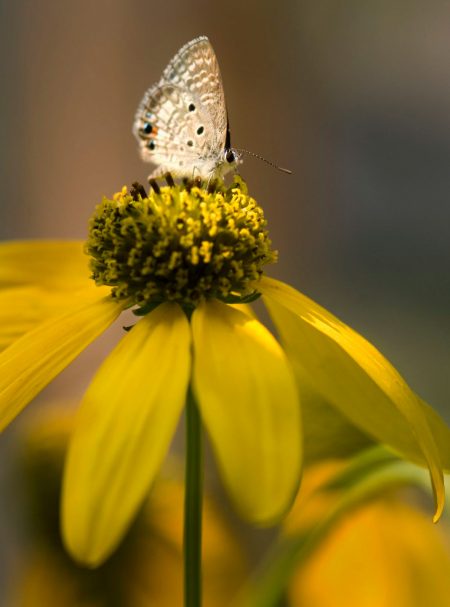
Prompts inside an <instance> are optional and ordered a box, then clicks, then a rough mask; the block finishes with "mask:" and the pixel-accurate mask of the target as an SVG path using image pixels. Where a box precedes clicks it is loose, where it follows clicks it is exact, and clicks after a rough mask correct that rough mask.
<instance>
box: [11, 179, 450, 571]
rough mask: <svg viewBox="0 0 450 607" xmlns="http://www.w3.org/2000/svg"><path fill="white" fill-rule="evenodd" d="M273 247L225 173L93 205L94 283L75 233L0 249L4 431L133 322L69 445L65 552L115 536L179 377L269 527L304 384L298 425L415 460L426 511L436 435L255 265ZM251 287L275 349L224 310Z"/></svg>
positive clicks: (228, 470)
mask: <svg viewBox="0 0 450 607" xmlns="http://www.w3.org/2000/svg"><path fill="white" fill-rule="evenodd" d="M270 244H271V243H270V240H269V238H268V234H267V230H266V225H265V220H264V215H263V213H262V210H261V209H260V207H259V206H258V205H257V203H256V202H255V201H254V200H253V199H252V198H251V197H249V196H248V194H247V190H246V186H245V184H243V182H242V181H241V180H240V179H239V178H238V177H236V178H235V182H234V183H233V184H232V186H231V187H230V188H228V189H225V187H224V186H218V189H217V190H215V191H214V192H210V191H207V190H204V189H201V188H195V187H194V188H192V189H191V188H190V187H186V188H184V187H180V186H172V187H164V188H161V191H159V192H151V193H150V194H149V195H148V196H147V195H146V194H145V193H143V190H142V189H141V188H137V189H136V188H134V189H133V190H132V191H131V192H130V193H128V192H127V190H126V189H124V190H123V191H122V192H120V193H119V194H117V195H116V196H115V197H114V198H113V199H112V200H108V199H104V201H103V203H102V204H101V205H100V206H99V207H98V208H97V211H96V213H95V215H94V218H93V220H92V222H91V230H90V236H89V240H88V244H87V250H88V252H89V253H90V255H91V258H92V259H91V270H92V272H93V275H94V278H95V280H96V283H97V285H98V287H97V288H95V287H94V286H93V283H92V281H90V280H89V273H88V269H87V260H86V258H85V256H84V255H83V252H82V251H83V247H82V244H81V243H76V242H22V243H21V242H19V243H5V244H3V245H2V246H1V247H0V284H1V285H2V286H3V287H4V289H3V291H0V320H1V314H2V310H3V314H4V315H5V318H7V319H8V321H7V322H5V323H4V324H0V343H2V344H3V345H4V346H6V345H7V344H8V343H9V345H8V346H7V347H6V348H5V350H4V351H3V352H2V353H1V354H0V370H1V374H0V426H1V427H5V426H6V425H7V424H8V423H9V422H10V421H11V420H12V419H13V418H14V417H15V416H16V415H17V414H18V413H19V412H20V411H21V410H22V408H23V407H24V406H25V405H26V404H27V403H29V402H30V401H31V400H32V399H33V398H34V396H35V395H36V394H37V393H38V392H39V391H40V390H42V388H43V387H44V386H45V385H47V384H48V383H49V382H50V381H51V380H52V379H53V378H54V377H55V376H56V375H58V374H59V373H60V372H61V371H62V369H63V368H65V367H66V366H67V365H68V364H69V363H70V362H71V361H72V360H73V359H74V358H75V357H76V356H77V355H78V354H79V353H80V352H81V351H82V350H83V349H84V348H86V346H87V345H88V344H89V343H90V342H91V341H93V340H94V339H95V338H96V337H97V336H98V335H99V334H100V333H102V332H103V331H104V330H105V329H106V328H107V327H108V326H109V325H110V324H111V323H112V322H113V321H114V320H115V319H116V318H117V317H118V316H119V314H120V313H121V312H122V311H123V310H124V309H125V308H127V307H130V306H133V305H134V306H138V308H137V309H135V313H136V314H137V315H140V316H143V318H142V319H141V320H139V322H138V323H137V324H136V325H135V326H134V327H133V328H132V330H131V331H129V333H128V334H127V335H126V336H125V337H124V338H123V339H122V340H121V342H120V343H119V345H118V346H117V347H116V349H115V350H114V351H113V352H112V353H111V354H110V355H109V357H108V358H107V359H106V360H105V362H104V364H103V365H102V367H101V368H100V370H99V371H98V373H97V375H96V376H95V377H94V379H93V381H92V383H91V386H90V387H89V389H88V391H87V393H86V396H85V398H84V401H83V403H82V405H81V408H80V411H79V415H78V419H77V425H76V429H75V432H74V435H73V438H72V440H71V444H70V448H69V453H68V457H67V464H66V471H65V480H64V490H63V510H62V515H63V532H64V537H65V542H66V545H67V547H68V548H69V550H70V552H71V553H72V554H73V555H74V556H75V557H76V558H77V559H79V560H80V561H83V562H85V563H88V564H90V565H92V566H95V565H98V564H99V563H101V562H102V561H103V560H104V559H105V558H106V557H107V555H108V554H110V553H111V551H112V550H113V549H114V547H115V546H116V545H117V543H118V542H119V541H120V538H121V537H122V535H123V534H124V532H125V531H126V529H127V527H128V526H129V524H130V521H131V520H132V519H133V517H134V515H135V513H136V512H137V510H138V509H139V507H140V505H141V504H142V501H143V500H144V498H145V496H146V494H147V492H148V490H149V487H150V486H151V484H152V481H153V479H154V478H155V475H156V473H157V471H158V469H159V467H160V465H161V463H162V460H163V458H164V456H165V454H166V452H167V450H168V448H169V444H170V441H171V439H172V436H173V433H174V431H175V427H176V424H177V422H178V419H179V417H180V414H181V411H182V409H183V406H184V403H185V398H186V393H187V390H188V386H189V384H190V383H191V384H192V388H193V391H194V393H195V396H196V399H197V401H198V404H199V408H200V411H201V415H202V419H203V422H204V424H205V427H206V429H207V431H208V433H209V436H210V438H211V442H212V445H213V448H214V450H215V453H216V456H217V458H218V463H219V468H220V470H221V473H222V477H223V479H224V482H225V485H226V486H227V488H228V490H229V492H230V495H231V496H232V498H233V500H234V502H235V504H236V506H237V508H238V509H239V511H240V512H241V514H242V515H243V516H244V517H245V518H247V519H248V520H250V521H253V522H257V523H270V522H274V521H276V520H277V519H279V518H280V517H281V516H282V515H283V514H284V513H285V511H286V510H287V509H288V508H289V506H290V504H291V503H292V500H293V498H294V496H295V492H296V489H297V485H298V482H299V478H300V466H301V459H302V448H301V442H302V441H301V419H300V402H299V401H300V400H301V397H302V398H303V400H304V403H305V405H307V403H308V402H309V401H310V396H309V395H311V394H312V395H313V401H314V400H317V401H320V402H321V406H320V407H317V408H315V407H314V405H313V406H312V407H310V408H309V417H308V420H309V422H310V421H311V417H312V418H313V420H314V422H313V424H314V423H316V424H317V425H318V426H320V425H321V423H322V415H323V413H324V412H328V413H329V411H334V412H336V413H335V414H334V415H335V417H336V418H338V419H339V420H341V422H342V420H345V421H344V422H343V423H341V425H340V426H339V438H340V440H342V435H343V434H345V433H346V432H347V430H349V429H352V428H355V427H356V428H357V429H358V431H356V434H357V435H358V436H364V435H366V436H369V437H372V438H373V439H375V440H377V441H380V442H383V443H386V444H387V445H388V446H389V447H390V448H392V449H393V450H395V451H396V452H397V453H398V454H400V455H401V456H402V457H406V458H408V459H412V460H413V461H416V462H418V463H420V464H422V465H426V466H428V468H429V470H430V474H431V479H432V483H433V487H434V489H435V494H436V518H437V517H438V516H439V515H440V513H441V511H442V507H443V500H444V490H443V474H442V469H443V467H445V468H450V440H449V438H450V433H449V430H448V428H447V427H446V426H445V424H444V423H443V422H442V421H441V420H440V418H439V417H438V416H437V414H435V413H434V412H433V411H432V410H431V409H430V408H429V407H428V406H427V405H425V404H424V403H422V402H421V401H420V399H419V398H418V397H417V396H416V395H415V394H414V393H413V392H412V391H411V389H410V388H409V387H408V386H407V384H406V383H405V382H404V380H403V379H402V378H401V377H400V375H399V374H398V372H397V371H396V370H395V369H394V368H393V367H392V365H391V364H390V363H389V362H388V361H387V360H386V359H385V358H384V357H383V356H382V355H381V354H380V353H379V352H378V351H377V350H376V349H375V348H374V347H373V346H372V345H371V344H369V343H368V342H367V341H366V340H364V338H362V337H361V336H360V335H358V334H357V333H355V332H354V331H352V330H351V329H350V328H349V327H347V326H346V325H345V324H343V323H342V322H340V321H339V320H337V319H336V318H335V317H333V316H332V315H331V314H330V313H329V312H327V311H326V310H324V309H323V308H321V307H320V306H318V305H317V304H316V303H314V302H313V301H311V300H310V299H308V298H307V297H305V296H304V295H302V294H301V293H299V292H298V291H296V290H295V289H293V288H292V287H289V286H287V285H285V284H283V283H281V282H279V281H276V280H274V279H270V278H268V277H266V276H264V275H263V266H264V265H265V264H266V263H269V262H271V261H274V260H275V254H274V252H273V251H272V250H271V246H270ZM27 292H29V294H30V296H29V297H27ZM31 293H33V295H32V296H31ZM260 294H262V296H263V300H264V302H265V304H266V306H267V307H268V310H269V312H270V314H271V315H272V318H273V320H274V323H275V325H276V328H277V330H278V332H279V334H280V337H281V341H282V343H283V347H281V346H280V344H279V343H278V342H277V341H276V340H275V338H274V337H273V336H272V334H271V333H270V332H269V331H268V329H266V328H265V327H264V326H263V325H262V324H261V323H260V322H259V321H258V320H257V319H256V317H255V316H254V315H253V314H252V313H251V312H249V310H248V308H247V307H245V306H242V305H235V304H236V303H239V302H240V303H241V304H242V303H243V302H246V301H250V300H251V299H252V298H254V297H257V296H258V295H260ZM15 297H17V307H18V308H19V310H20V315H18V316H17V318H15V317H14V316H12V315H11V306H14V301H15V299H14V298H15ZM56 301H57V302H58V303H57V305H55V304H54V302H56ZM2 302H4V303H2ZM56 308H58V310H59V311H58V312H57V311H56ZM5 310H6V312H5ZM24 316H26V318H27V319H28V320H27V322H25V321H24ZM19 335H20V336H19ZM311 411H312V416H311ZM328 413H327V414H328ZM305 419H306V417H305ZM313 424H312V425H313ZM358 432H359V434H358ZM363 441H364V439H363Z"/></svg>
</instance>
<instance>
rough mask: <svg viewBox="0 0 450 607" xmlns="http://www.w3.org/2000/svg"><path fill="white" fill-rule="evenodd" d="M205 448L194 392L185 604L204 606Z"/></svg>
mask: <svg viewBox="0 0 450 607" xmlns="http://www.w3.org/2000/svg"><path fill="white" fill-rule="evenodd" d="M202 455H203V446H202V424H201V419H200V413H199V410H198V407H197V403H196V402H195V399H194V396H193V394H192V390H189V393H188V398H187V403H186V472H185V498H184V605H185V607H201V604H202V487H203V466H202V464H203V457H202Z"/></svg>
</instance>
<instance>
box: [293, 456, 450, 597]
mask: <svg viewBox="0 0 450 607" xmlns="http://www.w3.org/2000/svg"><path fill="white" fill-rule="evenodd" d="M335 467H336V466H335V464H330V463H326V464H321V465H320V466H315V467H313V468H312V469H311V470H310V471H309V473H308V475H307V476H306V478H305V481H306V482H305V485H304V487H302V490H301V491H300V494H299V497H298V501H297V502H296V504H295V506H294V508H293V510H292V512H291V514H290V516H289V517H288V519H287V521H286V527H287V536H288V537H290V536H292V535H293V534H295V533H298V532H300V533H303V534H304V533H305V531H307V530H308V529H310V530H311V529H312V528H313V526H314V524H315V523H320V521H321V520H323V517H324V516H326V514H327V512H328V511H329V510H330V508H332V507H333V505H334V504H335V503H336V502H337V500H338V497H339V492H338V493H337V494H336V493H334V494H333V493H331V492H329V491H328V492H321V491H320V486H321V485H322V484H323V483H324V481H325V480H326V479H327V478H329V477H330V476H331V475H330V473H333V469H334V468H335ZM444 523H445V526H443V527H436V526H433V525H432V524H431V521H430V520H429V519H428V517H427V516H426V515H425V514H424V513H423V512H422V511H421V510H420V509H419V508H418V507H417V506H414V505H411V504H408V503H406V502H405V500H404V499H402V495H401V493H398V492H392V491H389V492H386V491H385V492H384V494H382V495H377V496H375V497H373V498H372V499H369V500H364V501H363V502H362V503H360V504H359V505H358V506H357V507H356V508H354V509H352V511H351V512H347V515H346V516H342V517H340V518H339V519H338V520H337V521H336V523H335V525H334V526H333V527H332V528H331V529H330V530H329V532H328V533H327V535H326V537H325V538H324V539H322V541H321V542H320V543H319V545H318V546H317V547H316V549H315V550H314V551H313V552H312V554H310V556H309V558H307V559H306V561H303V562H302V563H301V566H299V567H298V569H297V571H296V572H295V574H294V575H293V577H292V579H291V581H290V583H289V592H288V596H289V601H288V603H289V605H292V606H293V607H294V606H295V607H297V606H298V605H314V607H341V606H344V605H345V607H426V606H428V605H436V606H438V605H439V606H440V605H448V604H450V577H449V575H448V572H449V570H450V550H449V544H448V539H449V535H448V533H449V528H448V520H445V521H444ZM444 531H445V532H446V533H444Z"/></svg>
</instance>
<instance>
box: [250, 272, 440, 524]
mask: <svg viewBox="0 0 450 607" xmlns="http://www.w3.org/2000/svg"><path fill="white" fill-rule="evenodd" d="M258 288H259V290H260V291H261V292H262V293H263V295H264V296H265V297H264V300H265V303H266V305H267V306H268V308H269V311H270V314H271V316H272V318H273V319H274V322H275V324H276V325H277V329H278V330H279V332H280V335H281V337H282V341H283V343H284V344H285V346H286V350H287V351H288V354H289V356H290V358H291V361H292V363H293V365H294V366H295V368H296V371H297V376H301V377H302V381H304V382H305V383H309V384H311V385H312V386H313V388H314V389H315V390H317V391H318V392H319V393H320V394H321V395H322V396H323V397H324V398H325V399H326V400H327V401H328V402H329V403H330V404H332V405H334V406H335V407H336V408H337V409H339V410H340V411H341V413H343V414H344V415H345V416H346V417H348V418H349V419H350V421H351V422H352V423H354V424H355V425H356V426H357V427H359V428H361V429H362V430H364V431H365V432H367V433H368V434H369V435H371V436H374V437H375V438H376V439H377V440H379V441H381V442H384V443H386V444H387V445H389V446H390V447H392V448H393V449H395V450H396V451H398V452H399V453H401V454H403V455H406V456H408V454H410V453H411V451H413V452H415V453H416V457H417V458H418V457H420V459H421V461H422V462H423V463H426V465H427V466H428V468H429V470H430V475H431V480H432V483H433V489H434V491H435V499H436V514H435V519H437V518H439V516H440V515H441V513H442V508H443V504H444V483H443V473H442V464H441V460H440V455H439V450H438V447H437V445H436V442H435V440H434V437H433V433H432V431H431V429H430V426H429V424H428V421H427V416H426V415H425V414H424V411H423V409H422V406H421V402H420V400H419V399H418V397H417V396H416V395H415V394H414V392H413V391H412V390H411V389H410V388H409V386H408V385H407V384H406V382H405V381H404V380H403V378H402V377H401V376H400V374H399V373H398V372H397V371H396V369H395V368H394V367H393V366H392V365H391V364H390V363H389V362H388V361H387V360H386V358H384V356H383V355H382V354H380V352H378V350H377V349H376V348H375V347H374V346H372V344H370V343H369V342H368V341H367V340H365V339H364V338H363V337H361V336H360V335H359V334H358V333H356V332H355V331H353V330H352V329H350V327H348V326H347V325H345V324H344V323H342V322H341V321H339V320H338V319H337V318H335V317H334V316H333V315H332V314H330V313H329V312H328V311H327V310H325V309H324V308H322V307H320V306H319V305H317V304H316V303H314V302H313V301H312V300H310V299H308V298H307V297H305V296H304V295H302V294H301V293H299V292H298V291H296V290H295V289H293V288H292V287H289V286H288V285H285V284H283V283H282V282H279V281H276V280H273V279H271V278H266V277H264V278H263V279H262V280H261V282H260V284H259V286H258Z"/></svg>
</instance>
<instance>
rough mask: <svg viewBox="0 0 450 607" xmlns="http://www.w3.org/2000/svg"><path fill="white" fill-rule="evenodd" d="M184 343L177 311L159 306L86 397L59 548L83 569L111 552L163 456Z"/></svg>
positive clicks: (180, 399)
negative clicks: (85, 565)
mask: <svg viewBox="0 0 450 607" xmlns="http://www.w3.org/2000/svg"><path fill="white" fill-rule="evenodd" d="M190 342H191V337H190V330H189V323H188V321H187V318H186V316H185V315H184V313H183V311H182V310H181V308H180V307H179V306H178V305H176V304H161V305H160V306H159V307H158V308H156V310H154V311H153V312H151V313H150V314H148V315H147V316H145V317H144V318H143V319H142V320H140V321H139V322H138V323H137V324H136V325H135V326H134V327H133V329H132V330H131V331H130V332H129V333H128V334H127V335H126V336H125V337H124V338H123V339H122V341H121V342H120V343H119V345H118V346H117V347H116V349H115V350H114V351H113V352H112V353H111V354H110V356H109V357H108V358H107V359H106V360H105V362H104V363H103V365H102V366H101V368H100V370H99V371H98V373H97V375H96V376H95V378H94V380H93V381H92V383H91V385H90V387H89V389H88V391H87V393H86V395H85V398H84V400H83V403H82V405H81V408H80V410H79V415H78V418H77V425H76V429H75V433H74V435H73V438H72V440H71V442H70V446H69V452H68V455H67V460H66V469H65V475H64V483H63V503H62V525H63V535H64V539H65V543H66V546H67V548H68V550H69V551H70V553H71V554H72V555H73V556H74V557H75V558H76V559H77V560H79V561H81V562H83V563H85V564H88V565H90V566H96V565H98V564H100V563H101V562H102V561H103V560H104V559H105V558H106V557H107V556H108V555H109V554H110V552H111V551H112V550H113V549H114V548H115V546H116V545H117V543H118V542H119V541H120V539H121V537H122V535H123V533H124V532H125V531H126V528H127V527H128V525H129V523H130V522H131V520H132V518H133V516H134V515H135V514H136V511H137V509H138V508H139V506H140V505H141V503H142V501H143V499H144V497H145V495H146V493H147V492H148V489H149V487H150V484H151V483H152V481H153V479H154V477H155V475H156V473H157V471H158V468H159V467H160V465H161V463H162V460H163V458H164V456H165V455H166V452H167V450H168V448H169V444H170V441H171V439H172V437H173V434H174V432H175V428H176V424H177V421H178V419H179V416H180V413H181V411H182V408H183V406H184V403H185V398H186V391H187V386H188V381H189V372H190Z"/></svg>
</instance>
